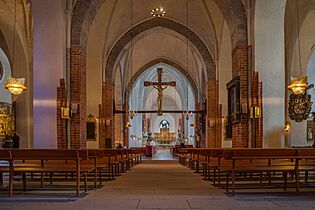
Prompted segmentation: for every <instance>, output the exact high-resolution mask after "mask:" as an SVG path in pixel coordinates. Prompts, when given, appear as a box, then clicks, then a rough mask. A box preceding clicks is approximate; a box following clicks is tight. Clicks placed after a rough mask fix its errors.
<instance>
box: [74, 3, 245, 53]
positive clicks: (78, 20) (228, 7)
mask: <svg viewBox="0 0 315 210" xmlns="http://www.w3.org/2000/svg"><path fill="white" fill-rule="evenodd" d="M213 1H214V2H215V3H216V4H217V6H218V8H219V9H220V11H221V13H222V14H223V16H224V18H225V19H226V22H227V24H228V26H229V29H230V32H231V40H232V48H233V49H234V48H235V47H236V46H237V45H243V44H247V20H246V13H245V8H244V5H243V3H242V0H213ZM104 2H105V0H77V1H76V5H75V8H74V11H73V18H72V26H71V27H72V29H71V33H72V37H71V43H72V45H79V46H81V47H82V48H83V49H86V45H87V34H88V32H89V29H90V27H91V25H92V22H93V21H94V18H95V16H96V14H97V12H98V10H99V8H100V7H101V6H102V4H103V3H104Z"/></svg>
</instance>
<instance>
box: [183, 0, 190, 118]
mask: <svg viewBox="0 0 315 210" xmlns="http://www.w3.org/2000/svg"><path fill="white" fill-rule="evenodd" d="M186 28H187V36H186V68H187V71H188V68H189V62H188V56H189V55H188V51H189V49H188V41H189V40H188V36H189V32H188V0H186ZM186 82H187V92H186V109H187V110H186V111H185V112H184V115H185V117H186V120H187V121H188V120H189V117H190V116H189V115H190V113H189V111H188V91H189V87H188V81H187V78H186Z"/></svg>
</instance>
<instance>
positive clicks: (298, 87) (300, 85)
mask: <svg viewBox="0 0 315 210" xmlns="http://www.w3.org/2000/svg"><path fill="white" fill-rule="evenodd" d="M296 25H297V26H296V28H297V41H298V46H297V47H298V52H299V53H298V55H299V67H300V75H299V76H298V77H291V83H290V84H289V85H288V89H289V90H291V91H292V92H293V93H294V94H301V93H303V92H304V91H305V89H306V88H307V87H308V83H307V76H304V75H302V63H301V45H300V30H299V27H300V23H299V1H298V0H296Z"/></svg>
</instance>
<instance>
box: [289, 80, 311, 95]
mask: <svg viewBox="0 0 315 210" xmlns="http://www.w3.org/2000/svg"><path fill="white" fill-rule="evenodd" d="M307 86H308V83H307V76H300V77H292V78H291V84H290V85H289V86H288V88H289V90H291V91H292V92H293V93H294V94H301V93H303V92H304V91H305V89H306V88H307Z"/></svg>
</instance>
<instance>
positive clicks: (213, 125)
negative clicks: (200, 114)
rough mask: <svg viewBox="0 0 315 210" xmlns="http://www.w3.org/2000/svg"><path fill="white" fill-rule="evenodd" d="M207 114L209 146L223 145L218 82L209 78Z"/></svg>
mask: <svg viewBox="0 0 315 210" xmlns="http://www.w3.org/2000/svg"><path fill="white" fill-rule="evenodd" d="M206 87H207V91H206V94H207V116H206V140H207V147H208V148H218V147H220V146H221V143H220V142H221V139H219V137H220V135H218V126H219V124H218V118H220V116H218V114H219V113H218V110H219V94H218V91H219V88H218V82H217V81H215V80H209V81H208V83H207V85H206Z"/></svg>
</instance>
